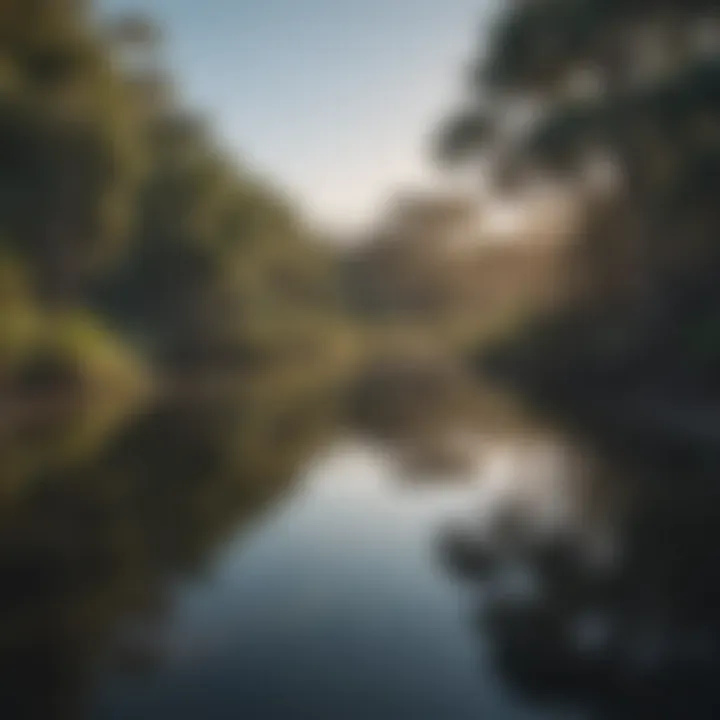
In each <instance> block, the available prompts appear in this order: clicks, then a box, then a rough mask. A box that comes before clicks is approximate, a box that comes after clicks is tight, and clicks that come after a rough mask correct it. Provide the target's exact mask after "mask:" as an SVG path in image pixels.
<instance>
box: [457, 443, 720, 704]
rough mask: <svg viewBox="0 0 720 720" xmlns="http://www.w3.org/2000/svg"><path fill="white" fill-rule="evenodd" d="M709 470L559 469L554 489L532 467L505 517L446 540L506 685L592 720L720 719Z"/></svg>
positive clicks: (677, 458) (591, 465)
mask: <svg viewBox="0 0 720 720" xmlns="http://www.w3.org/2000/svg"><path fill="white" fill-rule="evenodd" d="M715 468H717V465H716V463H715V462H714V461H713V459H710V458H705V459H701V458H699V457H698V455H697V452H695V453H693V454H685V453H683V452H674V453H672V455H670V453H669V452H665V453H663V452H661V451H660V449H659V448H655V453H654V456H653V457H652V458H651V459H648V458H639V457H637V456H635V457H627V454H625V456H624V457H617V456H613V455H611V454H610V453H608V452H607V451H606V452H604V453H603V455H602V456H601V457H600V458H598V457H594V458H593V457H592V456H591V455H590V454H585V455H584V456H583V458H582V463H581V465H580V466H579V467H578V466H577V463H576V462H572V461H569V460H568V459H567V458H566V459H565V461H564V463H561V467H558V468H556V469H555V471H554V478H555V479H554V481H553V482H551V483H550V485H547V484H546V483H545V482H544V481H543V480H542V475H543V473H542V468H541V467H540V466H535V467H533V466H532V465H530V466H527V467H524V468H517V470H520V474H519V475H518V476H517V478H516V480H517V483H516V484H515V485H514V486H513V483H510V482H508V483H507V486H506V487H507V489H508V490H510V492H509V497H508V498H506V502H505V503H504V504H503V503H497V501H496V504H495V507H494V509H493V510H492V511H490V512H488V510H487V508H486V507H483V509H482V510H481V511H480V513H479V515H478V517H477V518H476V519H475V521H474V522H473V523H471V524H470V526H469V527H466V528H465V529H463V530H460V529H457V530H456V531H455V532H454V533H452V534H451V535H450V537H446V538H445V541H444V544H443V547H444V551H445V557H446V559H447V561H448V562H449V563H450V564H451V565H452V567H453V568H454V570H455V572H456V573H461V574H463V575H464V576H465V577H466V579H468V580H469V581H472V583H473V585H472V587H474V588H476V589H475V590H474V591H473V592H476V593H477V603H478V612H479V616H478V622H479V624H478V632H479V633H480V634H481V635H482V638H483V642H490V644H491V646H492V648H493V651H494V657H495V660H496V663H497V666H498V668H499V669H500V670H501V672H502V674H503V677H505V678H506V679H508V680H509V681H511V682H512V684H513V686H514V687H515V688H517V689H518V690H520V691H522V693H523V695H524V696H525V697H527V698H531V699H532V700H534V701H542V702H545V703H548V704H549V705H550V706H551V707H553V706H554V707H557V706H558V704H568V703H571V704H572V705H573V706H574V707H577V708H578V709H579V710H582V711H584V713H583V714H587V715H589V716H591V717H596V716H599V717H609V718H617V717H627V718H646V717H647V718H659V717H669V718H685V717H703V718H704V717H708V718H709V717H717V716H718V712H720V698H719V697H718V692H717V687H716V684H717V680H716V677H717V671H718V668H719V667H720V573H719V572H718V567H719V565H718V560H720V557H719V551H718V547H719V545H718V540H719V539H720V538H719V537H718V533H719V532H720V529H719V528H720V524H719V521H720V511H719V510H718V507H720V506H719V505H718V499H720V490H719V489H718V487H717V478H716V474H715V472H714V469H715ZM518 484H519V485H520V486H521V489H519V490H518V487H517V485H518ZM510 488H512V489H510ZM530 496H531V497H532V502H531V503H530V504H528V503H527V500H528V497H530ZM548 510H550V518H551V519H552V522H551V523H550V524H548V522H547V520H548V519H549V516H548ZM518 575H520V576H521V577H522V578H523V580H524V582H523V583H522V584H521V589H522V591H521V592H513V582H512V581H513V578H515V581H516V582H515V588H517V585H518V583H517V577H518Z"/></svg>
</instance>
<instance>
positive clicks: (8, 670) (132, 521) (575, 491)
mask: <svg viewBox="0 0 720 720" xmlns="http://www.w3.org/2000/svg"><path fill="white" fill-rule="evenodd" d="M480 404H481V405H482V401H481V403H480ZM280 405H282V403H280ZM313 408H314V409H316V408H315V406H313ZM317 414H318V413H315V412H313V415H317ZM320 414H321V415H322V413H320ZM306 415H307V416H306ZM309 415H310V413H309V412H308V413H306V414H303V411H301V410H300V409H299V408H298V407H295V406H294V407H292V408H288V407H285V406H283V408H282V411H278V412H276V413H274V412H270V411H269V410H267V409H266V411H265V412H264V413H263V414H261V415H258V414H256V413H250V412H249V411H248V410H247V407H245V409H243V406H242V404H239V407H235V405H234V404H233V403H231V402H229V401H228V400H227V399H225V400H224V401H223V403H220V404H219V406H218V405H217V404H216V403H208V404H206V405H204V406H203V407H202V408H192V411H189V410H187V409H185V410H179V409H178V408H171V409H163V410H157V411H154V412H151V413H146V414H144V415H141V416H139V417H137V418H136V419H135V420H134V421H133V422H132V423H130V425H129V426H128V427H126V428H125V429H123V431H122V432H119V433H117V435H116V437H115V438H114V439H113V440H112V441H110V442H107V443H106V444H105V445H104V446H103V448H102V449H101V450H97V451H96V452H95V453H91V454H90V455H88V456H87V457H86V458H85V459H84V460H82V461H78V460H77V459H76V460H75V462H73V463H72V464H71V465H70V466H64V467H63V468H62V469H61V470H57V469H56V470H54V471H53V472H49V471H46V472H45V473H44V474H43V475H42V477H41V479H36V481H35V485H33V486H32V487H31V488H29V489H27V490H26V491H25V492H23V493H21V494H19V495H18V497H14V496H13V498H12V500H10V499H8V500H7V501H6V505H7V506H8V507H6V508H4V511H3V514H2V516H0V517H1V521H2V524H1V525H0V586H1V587H2V588H3V592H2V601H0V602H1V604H0V607H1V608H2V621H1V624H0V666H1V669H2V675H1V676H0V677H2V678H3V681H2V683H0V701H1V702H2V707H1V708H0V710H3V711H2V717H3V718H14V717H18V718H56V717H57V718H71V719H78V720H84V719H85V718H88V719H90V720H115V719H117V720H121V719H122V720H125V719H126V718H133V719H134V720H145V719H147V720H151V719H152V720H158V719H159V718H173V719H177V720H184V719H185V718H188V719H189V718H203V719H204V720H215V719H217V720H220V719H224V718H228V719H229V718H249V719H255V718H256V719H257V720H275V719H278V720H284V719H285V718H287V719H288V720H290V719H292V720H298V719H300V720H305V719H307V720H326V719H327V720H335V719H339V720H355V719H357V720H366V719H367V720H369V719H372V720H385V719H387V720H404V719H405V718H412V719H413V720H465V719H468V720H469V719H470V718H473V719H475V718H492V719H497V720H505V719H508V720H510V719H513V720H515V719H517V720H520V719H524V718H527V719H528V720H533V719H535V718H538V719H540V718H558V719H562V718H594V717H613V718H617V717H620V718H624V717H627V718H644V717H649V718H650V717H652V718H656V717H678V718H680V717H713V716H717V715H716V714H715V713H716V711H717V710H718V708H719V707H720V703H719V702H718V698H717V697H716V695H717V693H716V692H715V687H714V685H715V680H714V678H715V677H716V675H717V671H718V669H720V654H719V650H720V643H719V642H718V640H719V639H720V571H719V570H718V569H717V568H718V567H720V564H719V563H717V560H718V557H717V556H718V547H719V546H718V542H717V537H716V535H717V534H718V533H720V523H718V520H719V519H720V503H718V502H717V500H718V499H719V498H718V495H719V494H720V491H718V489H717V487H716V485H717V483H714V482H711V481H710V478H711V476H712V472H711V468H712V467H714V465H713V464H712V462H713V461H711V460H710V459H705V458H703V459H702V461H701V459H700V458H699V457H698V456H697V454H693V455H692V456H690V455H688V454H687V453H685V452H683V451H682V449H673V450H672V451H670V449H667V448H666V449H665V450H664V451H663V452H661V451H660V450H659V449H655V451H654V452H653V453H652V454H648V453H647V452H644V451H643V452H641V451H640V450H639V449H637V448H634V447H632V446H631V445H630V446H629V447H622V448H619V449H617V450H616V449H615V448H613V450H610V449H609V448H608V447H606V446H605V445H603V444H602V443H600V442H596V441H595V442H586V441H585V440H584V439H582V440H581V439H579V438H578V437H577V436H574V435H568V434H567V433H566V432H563V431H562V430H558V428H557V426H553V427H552V428H550V427H549V426H548V425H547V424H544V423H538V422H537V420H536V419H534V418H533V419H531V418H530V417H529V416H528V417H522V418H520V419H519V420H517V422H516V419H515V418H514V419H513V420H512V421H510V420H509V419H508V418H509V417H510V416H509V415H507V414H503V413H500V412H497V413H496V412H495V411H494V410H493V411H488V410H487V408H486V409H485V411H484V412H481V413H479V414H478V413H471V414H463V415H462V418H461V419H458V418H456V417H454V416H452V415H449V414H447V413H446V412H442V413H441V412H438V413H429V414H425V415H424V421H423V422H422V423H416V424H412V423H411V424H410V425H409V426H406V427H403V429H402V431H401V432H390V431H389V430H388V429H387V428H383V429H382V430H377V431H372V429H370V430H369V429H368V427H367V425H365V426H363V427H362V428H358V427H356V426H354V425H353V424H351V423H347V422H340V421H339V420H338V419H337V418H336V417H335V416H334V415H332V414H329V415H326V416H323V419H322V420H319V419H317V418H315V417H314V418H312V419H311V418H310V417H309ZM428 417H431V418H432V422H431V423H428V422H427V420H428ZM628 445H629V444H628Z"/></svg>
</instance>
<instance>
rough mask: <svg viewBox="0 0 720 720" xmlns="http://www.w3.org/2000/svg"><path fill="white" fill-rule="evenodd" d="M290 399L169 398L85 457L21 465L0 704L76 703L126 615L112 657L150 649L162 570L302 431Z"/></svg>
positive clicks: (305, 440)
mask: <svg viewBox="0 0 720 720" xmlns="http://www.w3.org/2000/svg"><path fill="white" fill-rule="evenodd" d="M251 408H252V415H250V409H251ZM301 409H302V408H297V407H289V408H288V407H286V406H282V405H281V406H280V407H273V406H272V405H270V404H268V403H265V404H264V405H263V409H262V411H259V410H258V409H257V408H255V407H253V406H252V405H251V404H250V402H249V401H248V398H246V397H242V398H241V397H237V398H236V397H226V398H225V399H224V400H223V401H222V402H220V401H218V400H217V399H215V400H212V401H206V402H197V401H193V402H192V403H176V404H172V405H169V406H167V407H164V408H162V409H158V410H155V411H153V412H151V413H148V414H147V415H145V416H143V417H141V418H139V419H138V420H137V421H136V423H135V425H134V426H133V427H132V428H130V429H129V430H127V431H126V432H125V433H124V434H122V435H121V436H120V437H119V438H116V440H115V442H112V443H108V447H107V448H106V449H105V450H104V451H102V452H100V454H99V456H95V459H94V461H93V462H91V463H88V465H87V466H85V467H81V468H78V467H77V466H75V465H73V466H72V470H70V469H68V468H67V467H66V466H64V465H60V466H59V468H60V469H56V470H55V471H54V472H47V473H45V474H44V475H43V476H40V477H36V478H35V481H34V484H33V486H32V487H31V488H29V489H27V490H26V492H25V493H24V494H23V495H22V497H21V498H20V499H17V500H16V501H15V502H14V503H13V505H12V507H11V508H10V509H8V511H7V512H5V513H3V518H2V525H1V526H0V586H1V587H2V595H1V596H0V608H1V613H0V676H1V677H2V683H0V716H2V717H21V718H35V717H37V718H55V717H75V716H77V715H79V714H80V707H79V703H81V701H82V699H83V696H84V693H85V689H86V688H85V686H86V685H87V684H88V683H89V682H90V681H91V676H92V672H93V669H94V668H97V667H98V665H99V663H100V662H101V661H102V659H103V657H104V655H105V654H106V653H107V652H108V650H109V649H110V648H111V645H112V640H113V639H114V638H115V636H116V634H117V631H118V629H119V623H121V622H122V621H124V620H126V619H127V618H129V617H136V618H138V619H139V621H140V620H141V621H142V624H138V625H137V629H136V632H135V638H134V639H133V638H131V637H125V638H124V639H123V643H122V646H121V650H122V651H123V652H122V653H121V654H120V655H118V654H117V653H115V654H114V655H113V660H114V661H115V662H123V663H124V664H126V665H127V664H130V665H132V666H133V667H135V668H136V669H143V668H146V667H148V664H149V666H150V667H152V665H153V664H154V663H155V662H156V661H157V660H159V658H156V657H155V655H156V653H157V651H158V649H159V648H158V646H157V642H156V638H154V637H153V635H158V634H159V633H160V632H161V630H160V629H161V628H162V620H163V617H164V615H165V613H166V611H167V609H168V607H169V593H170V592H171V590H172V586H173V582H174V580H175V579H176V578H179V577H185V576H188V575H189V574H193V573H197V572H201V571H202V568H203V566H204V564H205V562H206V561H207V558H208V555H209V553H211V552H213V551H214V550H215V549H216V548H217V547H218V546H219V545H221V544H222V542H223V541H224V540H226V539H227V538H229V537H231V536H233V534H234V533H235V532H236V531H237V527H238V525H239V524H240V523H242V522H243V519H244V518H250V517H253V516H254V515H256V514H257V513H258V511H259V509H260V508H262V506H263V505H264V504H266V503H267V502H268V501H269V500H270V499H271V498H272V497H273V496H274V495H277V494H278V493H280V492H281V491H282V490H283V488H284V487H286V486H287V485H288V483H289V481H290V479H291V478H292V473H293V471H294V469H295V468H297V466H298V463H300V462H301V461H302V459H303V457H306V456H307V454H309V452H310V450H311V448H312V447H313V446H314V445H315V443H316V439H317V436H318V434H319V423H318V422H317V418H315V417H311V416H309V415H308V413H303V415H302V422H297V421H296V419H294V414H295V415H296V414H297V413H298V411H299V410H301ZM317 414H318V413H315V415H317ZM279 440H281V442H279ZM279 447H281V448H282V449H281V450H279V449H278V448H279Z"/></svg>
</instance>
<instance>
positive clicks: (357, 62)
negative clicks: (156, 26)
mask: <svg viewBox="0 0 720 720" xmlns="http://www.w3.org/2000/svg"><path fill="white" fill-rule="evenodd" d="M491 2H492V0H101V3H100V5H101V7H103V8H106V9H108V10H111V11H115V10H126V9H131V10H136V9H139V10H142V11H144V12H147V13H150V14H151V15H152V16H154V17H156V18H157V19H158V20H159V21H160V23H161V24H162V26H163V27H164V29H165V30H166V33H167V53H166V54H167V57H168V60H169V63H170V65H171V67H172V68H173V70H174V72H175V73H176V74H177V75H178V76H179V78H180V80H181V82H182V86H183V88H184V90H185V92H186V95H187V97H188V99H189V101H190V102H191V103H192V104H193V105H195V106H198V107H199V108H200V109H201V110H203V111H204V112H205V113H206V114H207V115H208V116H210V117H211V118H212V120H213V122H214V123H215V124H216V126H217V127H218V129H219V130H220V132H221V134H222V135H223V137H224V138H225V139H226V142H227V143H228V144H229V145H230V146H231V147H233V148H236V149H237V150H238V152H239V153H240V154H241V155H242V156H244V157H245V158H247V159H248V160H249V161H250V162H251V163H252V164H253V165H255V166H257V167H259V168H260V169H261V170H262V172H264V173H265V174H267V175H269V176H271V177H273V178H274V179H276V181H278V182H279V183H280V184H281V185H282V186H284V187H285V188H287V189H288V190H289V191H290V192H291V193H292V194H293V195H294V196H296V197H297V198H298V199H299V200H300V201H301V202H303V203H304V205H305V207H306V208H307V211H308V213H309V214H310V216H311V217H313V218H315V219H316V220H319V221H320V222H324V223H328V224H330V225H331V226H338V227H344V226H353V225H356V224H358V223H364V222H365V221H367V220H369V219H371V218H372V215H373V213H374V211H375V209H376V208H377V207H378V206H379V204H381V203H382V202H383V201H384V199H385V198H387V196H388V194H389V193H391V192H392V190H393V188H394V187H395V186H397V185H398V184H401V185H406V184H410V185H412V184H415V183H425V182H429V181H431V179H433V178H432V174H433V170H432V165H431V163H430V161H429V160H428V158H427V150H428V138H427V136H428V133H429V132H430V131H431V130H432V128H433V126H434V125H435V124H436V122H437V121H438V120H439V119H441V118H442V116H443V114H444V113H446V112H447V111H448V109H450V108H451V107H452V105H453V103H454V101H455V100H456V99H457V98H458V97H459V95H460V92H461V88H462V83H463V78H462V73H463V68H464V67H466V66H467V63H468V61H469V59H470V57H471V56H472V54H473V52H474V50H475V49H476V46H477V39H478V37H479V35H480V28H481V25H482V19H483V17H485V16H486V15H487V12H488V10H487V8H488V6H489V5H490V3H491Z"/></svg>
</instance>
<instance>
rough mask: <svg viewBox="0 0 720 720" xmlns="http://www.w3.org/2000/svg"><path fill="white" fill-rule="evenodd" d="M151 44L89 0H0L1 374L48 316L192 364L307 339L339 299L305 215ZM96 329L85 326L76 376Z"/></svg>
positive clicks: (10, 376) (92, 347) (54, 322)
mask: <svg viewBox="0 0 720 720" xmlns="http://www.w3.org/2000/svg"><path fill="white" fill-rule="evenodd" d="M161 49H162V48H161V45H160V32H159V30H158V29H157V28H156V27H155V26H154V25H153V23H152V22H150V21H147V20H145V19H143V18H136V17H128V18H123V19H118V20H114V21H104V22H103V23H100V22H99V20H98V17H97V15H96V13H94V12H93V8H92V7H91V4H90V3H87V2H78V1H77V0H62V1H57V2H50V1H48V0H32V1H31V2H29V1H28V0H6V1H5V2H3V3H2V4H1V5H0V251H1V252H2V258H3V260H2V275H3V292H2V297H1V298H0V303H1V304H2V308H0V312H1V314H2V318H3V320H2V323H0V334H1V335H2V337H0V347H1V348H2V357H1V358H0V363H1V364H2V367H1V368H0V373H1V374H2V376H3V378H4V381H5V382H6V384H7V385H10V386H12V385H13V383H17V377H18V373H21V372H22V370H23V368H24V367H27V366H28V365H29V364H32V363H34V362H36V361H37V356H38V355H43V353H44V356H45V357H46V356H47V355H48V353H47V352H45V351H44V350H43V348H45V346H47V342H46V339H47V335H48V329H49V328H51V327H55V328H56V327H58V325H59V326H64V325H65V324H69V325H72V326H77V325H78V324H83V323H88V324H89V325H99V326H101V325H106V326H109V327H112V328H114V331H115V332H117V331H118V330H119V331H120V332H121V334H122V336H123V340H122V343H119V344H125V345H131V346H132V347H133V348H134V349H135V351H136V352H137V353H138V354H140V355H142V356H144V357H145V358H147V359H148V360H150V361H152V362H154V363H155V364H156V365H160V366H161V367H165V368H167V367H170V366H171V365H172V366H174V365H175V364H176V363H179V362H180V361H181V360H182V362H183V363H184V364H185V366H187V365H188V364H191V365H192V367H193V368H197V367H198V366H202V367H205V366H206V365H207V364H208V363H210V362H212V363H215V362H221V363H223V364H228V363H233V364H237V363H238V362H241V361H243V362H244V361H245V360H247V359H248V358H249V357H251V356H252V357H256V356H257V355H258V353H260V354H261V353H262V351H265V350H268V349H270V350H271V351H272V353H277V352H280V351H281V350H282V351H285V350H286V349H287V347H288V346H289V345H291V344H292V345H293V347H296V346H298V344H299V343H302V342H306V335H307V333H311V332H313V328H315V326H316V325H317V319H318V317H319V310H320V308H321V307H328V306H329V304H330V302H331V300H332V297H331V294H332V288H331V287H330V283H329V282H328V275H327V274H326V271H325V264H326V261H325V259H324V258H323V252H322V251H321V249H320V246H319V245H317V244H314V243H313V242H312V241H311V239H310V238H309V237H308V233H307V231H306V230H305V229H304V227H303V223H302V219H301V218H300V217H299V216H298V215H297V214H296V213H295V211H294V210H293V208H292V207H291V206H290V204H289V203H288V202H287V200H286V199H285V198H284V197H283V196H281V195H280V194H279V193H278V192H276V191H275V190H274V189H273V188H272V187H270V186H269V185H268V184H267V183H265V182H264V181H263V180H262V179H260V178H259V177H257V176H256V175H255V174H253V173H251V172H250V171H249V170H247V169H246V168H243V167H241V166H240V165H239V163H237V162H235V161H234V159H233V158H231V157H230V156H229V154H228V152H227V151H226V150H225V149H224V148H223V146H222V143H221V142H220V141H219V140H218V139H217V138H216V137H215V136H214V134H213V132H212V130H211V128H209V127H208V126H207V124H206V123H205V122H204V121H203V120H202V119H201V118H199V117H197V116H196V115H195V114H194V113H192V112H191V111H189V110H188V109H187V108H185V107H184V105H183V103H182V99H181V97H180V96H179V93H178V92H177V89H176V87H175V84H174V83H173V82H172V80H171V78H169V77H168V76H167V74H166V73H165V71H164V69H163V65H162V61H161V55H162V53H161ZM291 331H292V332H291ZM103 333H105V334H107V333H106V331H99V332H92V331H89V332H85V333H80V335H83V337H84V338H85V339H86V341H87V342H86V346H85V347H77V348H75V349H76V350H77V352H76V353H75V355H76V356H77V358H78V359H79V360H80V361H82V362H81V365H82V366H83V367H82V372H84V371H85V369H86V368H87V367H89V366H92V365H93V364H94V357H95V355H96V354H100V355H102V354H107V353H104V351H99V353H98V352H96V351H97V347H96V346H97V345H98V344H100V345H102V344H106V343H105V340H104V339H103V338H104V335H103ZM76 335H77V333H76ZM108 339H109V338H108ZM66 344H67V343H66ZM58 353H59V351H57V352H56V351H52V352H50V353H49V354H50V356H51V357H50V358H49V360H50V362H47V361H44V365H43V366H44V367H45V366H47V365H48V364H52V357H53V356H54V357H56V358H57V356H58ZM63 362H64V361H62V362H60V364H61V365H62V364H63ZM46 370H47V369H46ZM48 372H49V371H47V372H46V373H45V374H46V375H47V374H48ZM109 384H110V383H109Z"/></svg>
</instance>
